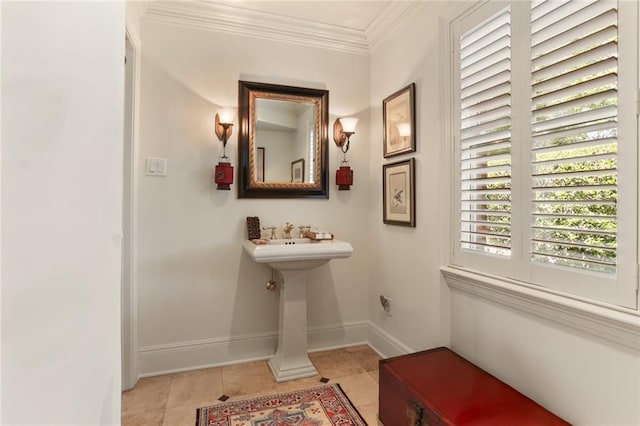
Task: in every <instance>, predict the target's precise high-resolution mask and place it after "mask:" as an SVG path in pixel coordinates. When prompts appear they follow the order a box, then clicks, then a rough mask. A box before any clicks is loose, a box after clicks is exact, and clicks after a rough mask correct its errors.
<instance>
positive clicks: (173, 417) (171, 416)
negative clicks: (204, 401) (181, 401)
mask: <svg viewBox="0 0 640 426" xmlns="http://www.w3.org/2000/svg"><path fill="white" fill-rule="evenodd" d="M210 405H211V404H210ZM198 408H200V407H198ZM195 423H196V410H195V409H194V408H191V407H178V408H167V411H165V413H164V420H163V421H162V426H185V425H189V426H191V425H194V424H195Z"/></svg>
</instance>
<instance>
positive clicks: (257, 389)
mask: <svg viewBox="0 0 640 426" xmlns="http://www.w3.org/2000/svg"><path fill="white" fill-rule="evenodd" d="M222 387H223V391H224V394H225V395H228V396H231V397H234V396H238V395H252V394H258V393H260V394H265V393H269V392H275V390H276V381H275V380H274V379H273V376H272V375H271V370H269V367H268V366H267V362H266V361H256V362H250V363H246V364H238V365H231V366H227V367H222Z"/></svg>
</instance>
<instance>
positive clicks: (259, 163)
mask: <svg viewBox="0 0 640 426" xmlns="http://www.w3.org/2000/svg"><path fill="white" fill-rule="evenodd" d="M256 181H257V182H264V148H262V147H258V156H257V158H256Z"/></svg>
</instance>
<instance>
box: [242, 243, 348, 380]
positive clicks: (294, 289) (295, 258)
mask: <svg viewBox="0 0 640 426" xmlns="http://www.w3.org/2000/svg"><path fill="white" fill-rule="evenodd" d="M244 250H245V251H246V252H247V253H248V254H249V256H250V257H251V258H252V259H253V260H254V261H256V262H258V263H266V264H268V265H269V266H271V267H272V268H273V269H275V270H276V271H278V273H279V274H280V282H281V287H280V319H279V326H278V349H277V350H276V354H275V355H274V356H273V357H272V358H271V359H270V360H269V368H271V372H272V373H273V376H274V377H275V379H276V381H278V382H284V381H287V380H294V379H300V378H303V377H309V376H313V375H316V374H318V372H317V370H316V368H315V367H314V366H313V364H312V363H311V361H310V360H309V356H308V355H307V278H308V276H309V271H310V270H311V269H313V268H317V267H318V266H321V265H324V264H325V263H327V262H329V261H331V259H338V258H346V257H349V256H351V253H353V247H351V244H349V243H347V242H345V241H339V240H331V241H321V242H317V241H312V240H310V239H307V238H297V239H290V240H269V241H268V243H267V244H254V243H253V242H251V241H245V243H244Z"/></svg>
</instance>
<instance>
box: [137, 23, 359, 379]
mask: <svg viewBox="0 0 640 426" xmlns="http://www.w3.org/2000/svg"><path fill="white" fill-rule="evenodd" d="M142 44H143V46H144V49H143V61H142V65H141V66H142V70H141V72H142V77H141V80H142V86H141V120H140V132H141V144H140V147H139V149H140V159H139V161H140V163H139V165H141V166H142V164H143V161H144V159H145V157H149V156H153V157H164V158H167V159H168V176H167V177H165V178H161V177H147V176H144V175H142V174H141V175H139V176H138V178H139V183H140V184H139V189H138V193H139V222H138V236H139V239H138V253H139V258H138V262H139V265H138V277H137V278H138V300H139V305H138V308H139V345H140V369H139V371H140V373H141V374H143V375H145V374H151V373H155V372H159V371H169V370H174V369H181V368H194V367H197V366H198V365H208V364H217V363H224V362H232V361H235V362H238V361H240V360H242V359H247V358H251V357H265V356H268V355H270V354H272V353H273V352H274V350H275V335H276V331H277V319H278V301H277V295H276V294H275V293H270V292H267V291H266V290H265V284H266V282H267V280H269V279H270V278H271V271H270V269H269V268H268V267H266V266H261V265H257V264H255V263H254V262H252V261H251V260H250V259H249V258H248V257H247V256H246V255H245V254H244V252H243V250H242V242H243V240H244V239H245V238H246V225H245V218H246V217H247V216H259V217H260V219H261V224H262V225H263V226H271V225H276V226H278V227H282V226H283V225H284V224H285V222H287V221H288V222H291V223H293V224H295V225H317V226H319V227H321V228H324V229H329V230H331V231H333V232H334V233H335V234H336V236H337V237H338V238H342V239H345V240H347V241H349V242H351V243H352V245H353V247H354V250H355V251H354V254H353V256H352V257H351V258H350V259H347V260H339V261H334V262H331V263H330V264H328V265H325V266H323V267H321V268H319V269H317V270H315V271H314V272H313V273H312V276H311V281H310V283H309V301H310V302H309V315H308V317H309V322H308V323H309V327H310V328H311V329H312V333H311V336H310V345H311V347H314V345H315V347H321V346H330V345H339V344H345V343H349V342H355V341H363V340H365V339H366V321H367V319H368V306H367V303H366V297H367V296H366V295H367V294H368V284H369V283H368V273H367V271H368V267H369V263H368V254H367V250H368V247H367V246H368V242H369V239H368V236H367V223H366V221H364V220H362V219H363V216H362V215H363V214H364V212H365V211H367V209H368V195H369V194H368V187H369V185H370V183H369V166H368V147H367V145H368V144H369V143H370V142H369V137H368V128H369V126H368V110H367V109H368V99H369V83H368V81H369V59H368V58H367V57H366V56H358V55H351V54H345V53H339V52H333V51H327V50H322V49H316V48H309V47H302V46H296V45H290V44H285V43H280V42H275V41H266V40H260V39H256V38H245V37H242V36H237V35H227V34H221V33H217V32H212V31H206V30H201V29H193V28H186V27H183V26H173V25H169V24H164V23H157V22H153V21H148V20H143V25H142ZM345 64H348V69H346V71H345V72H344V73H342V72H340V70H341V69H345ZM240 79H243V80H249V81H251V80H253V81H263V82H269V83H276V84H288V85H296V86H306V87H315V88H326V89H328V90H330V97H329V105H330V106H329V108H330V114H331V120H333V119H335V116H336V115H340V116H341V115H346V114H349V115H351V114H353V115H356V116H359V117H360V118H361V119H362V122H361V126H359V129H358V130H359V134H358V135H356V136H355V137H354V142H353V143H352V148H351V150H350V151H349V157H350V159H351V161H352V163H351V165H352V168H353V169H354V170H355V173H356V183H355V185H354V187H353V189H352V190H351V191H348V192H347V191H337V187H336V186H335V170H336V169H337V167H338V164H339V155H338V154H340V151H339V150H338V149H337V148H336V147H335V145H334V144H333V142H329V155H330V170H329V173H330V176H331V178H330V199H328V200H304V199H283V200H269V199H264V200H255V199H238V198H237V175H236V183H234V185H233V186H232V189H231V191H217V190H216V189H215V184H214V183H213V167H214V166H215V164H216V163H217V162H218V157H219V156H220V155H221V153H222V144H221V143H220V142H219V141H218V140H217V138H216V137H215V134H214V132H213V117H214V115H215V112H216V110H217V108H218V107H219V106H233V107H235V106H237V92H238V80H240ZM236 136H237V129H234V135H233V136H232V137H231V139H230V141H229V144H228V145H227V152H228V153H229V154H230V155H231V159H232V163H233V164H234V165H235V166H236V168H237V159H238V156H237V144H236ZM330 137H331V136H330ZM267 155H269V153H267ZM143 168H144V167H141V169H143ZM336 326H337V328H335V327H336Z"/></svg>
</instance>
